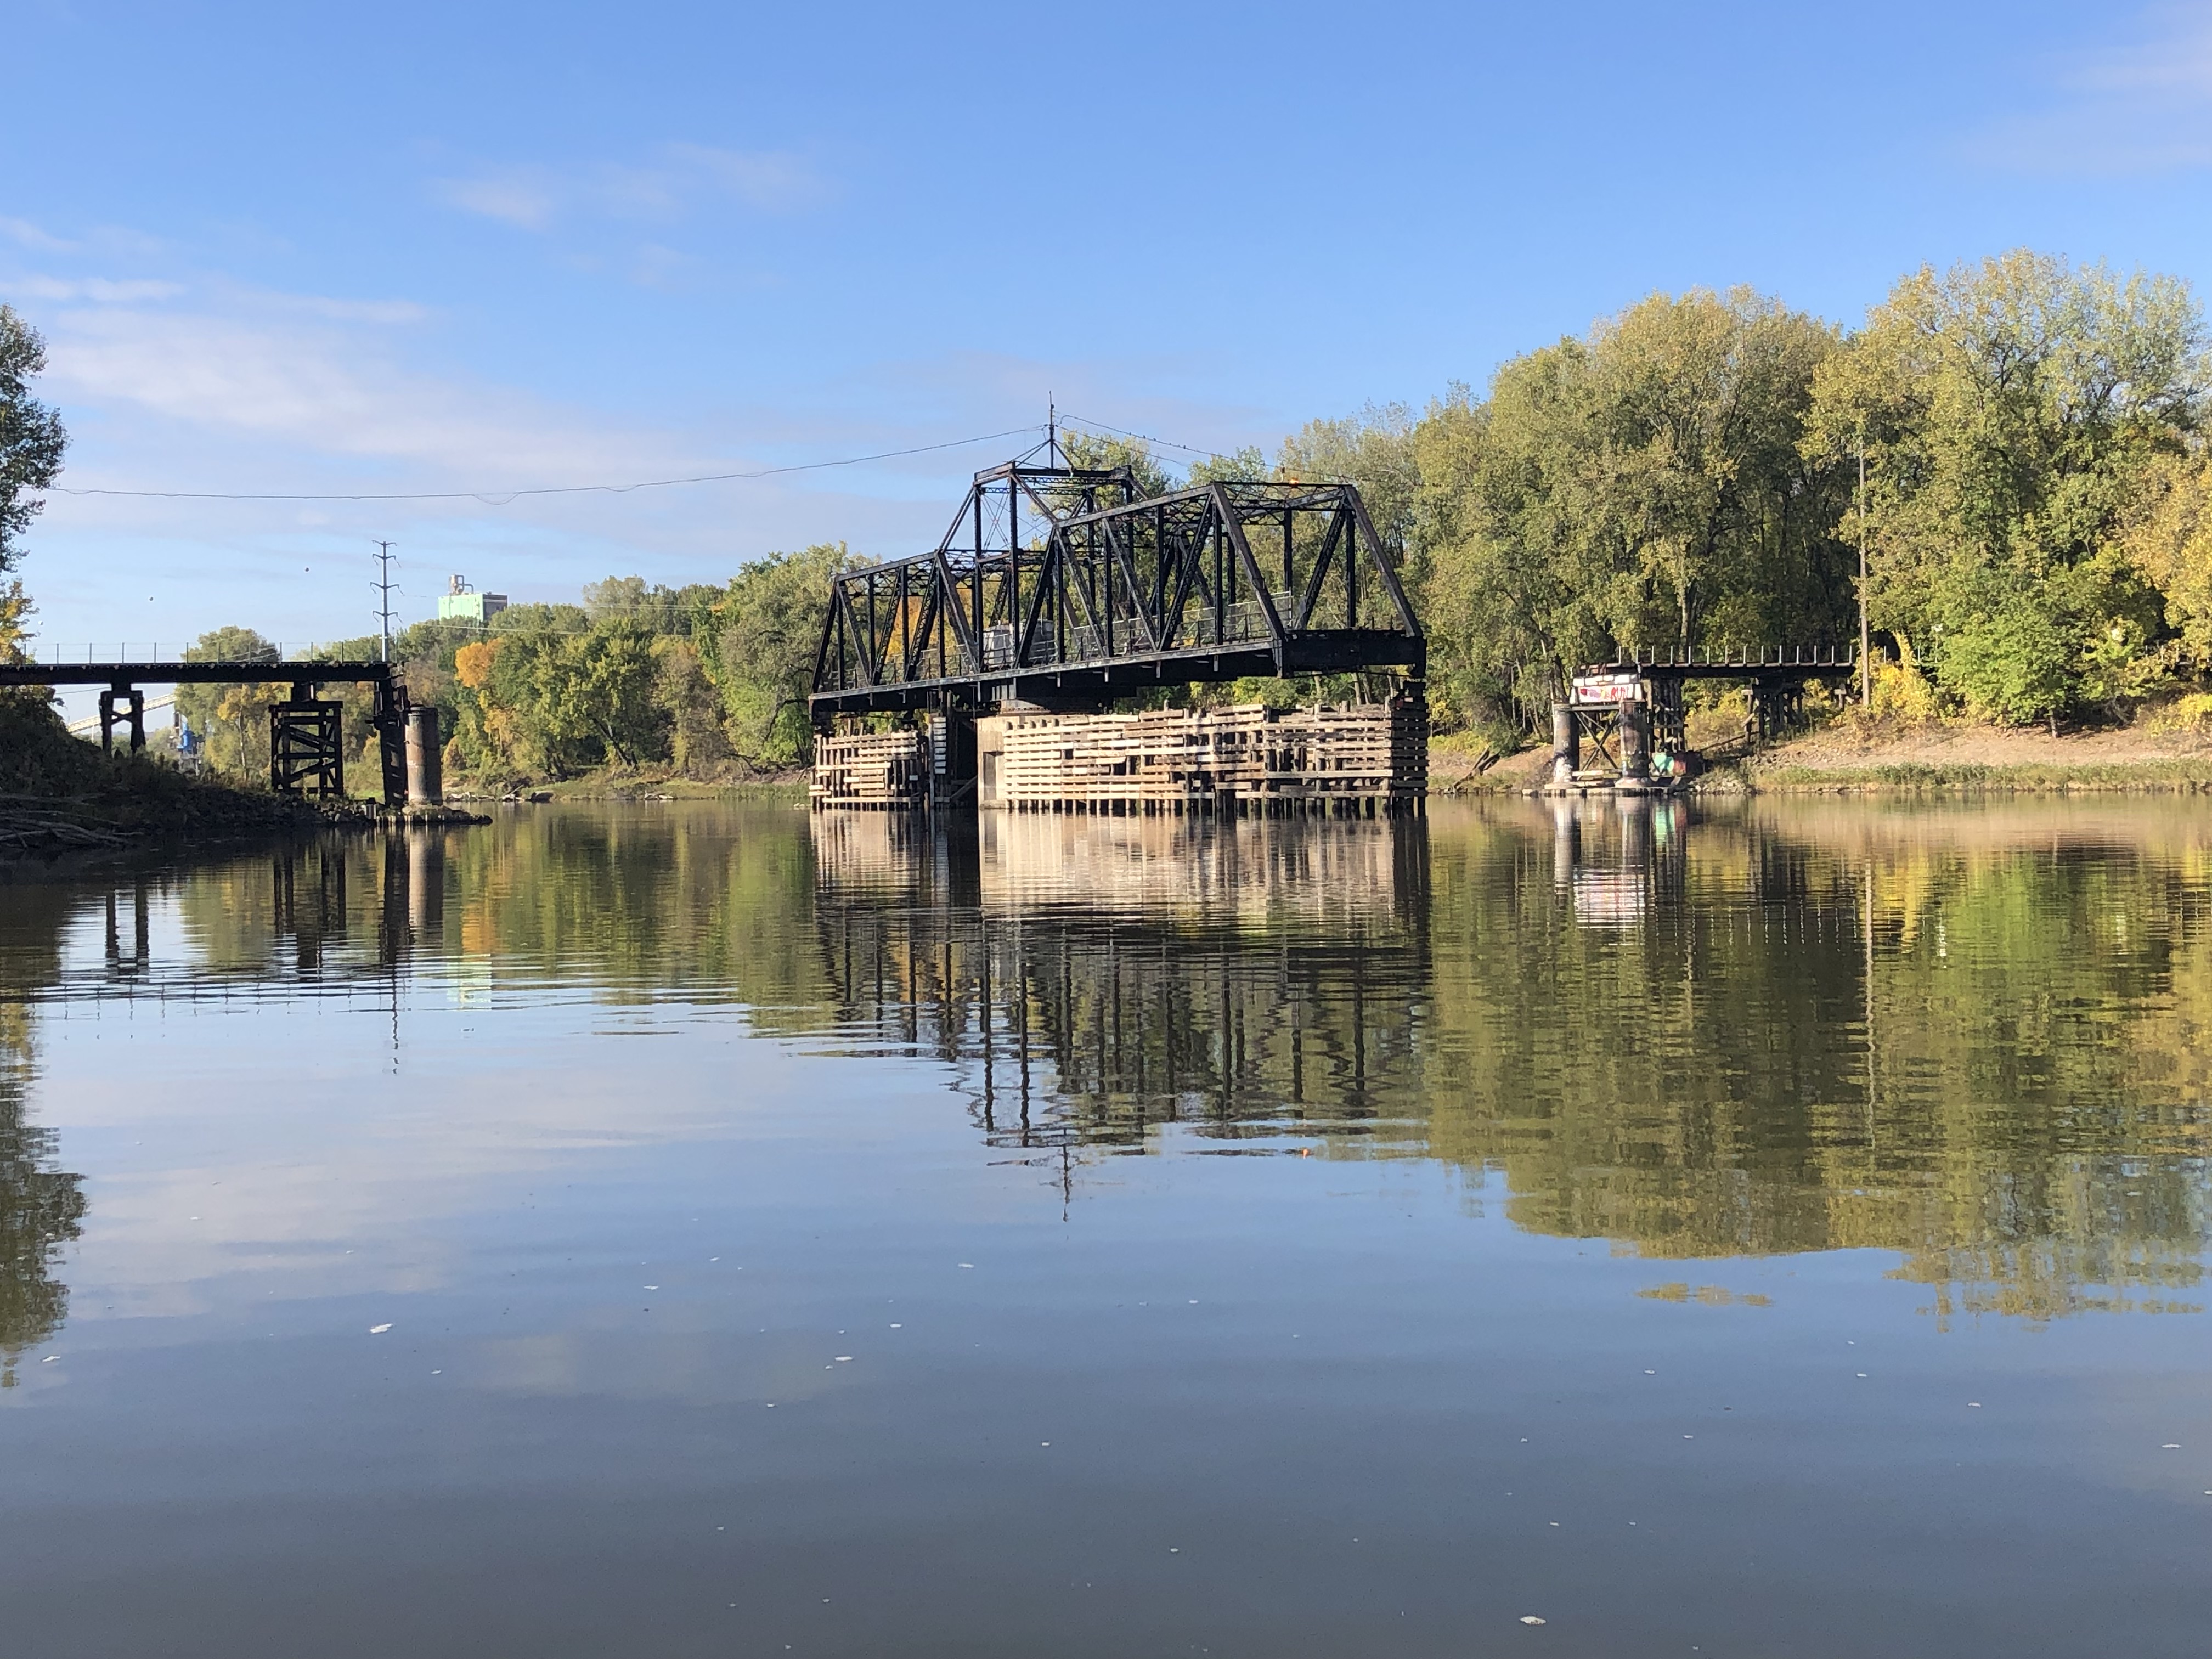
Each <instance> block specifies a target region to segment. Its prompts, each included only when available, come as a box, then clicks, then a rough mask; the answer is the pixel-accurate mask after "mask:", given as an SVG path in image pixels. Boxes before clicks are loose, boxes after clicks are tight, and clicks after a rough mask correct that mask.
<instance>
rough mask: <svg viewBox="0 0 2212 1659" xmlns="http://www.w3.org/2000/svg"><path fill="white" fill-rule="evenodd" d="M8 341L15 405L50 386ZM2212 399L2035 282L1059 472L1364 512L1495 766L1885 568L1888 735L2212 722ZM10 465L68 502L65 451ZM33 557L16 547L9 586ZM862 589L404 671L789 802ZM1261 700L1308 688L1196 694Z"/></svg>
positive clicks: (444, 643) (582, 753) (1434, 693)
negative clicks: (1659, 668)
mask: <svg viewBox="0 0 2212 1659" xmlns="http://www.w3.org/2000/svg"><path fill="white" fill-rule="evenodd" d="M13 339H14V341H15V343H14V344H13V345H12V346H11V347H10V348H9V351H8V352H7V353H4V354H0V356H5V357H6V358H7V361H6V362H4V363H0V392H10V388H12V389H13V390H12V392H10V395H13V393H15V392H20V391H21V382H22V380H23V376H24V374H25V373H26V371H27V370H28V369H30V368H34V367H35V365H36V363H37V361H38V358H37V345H36V339H35V336H29V335H27V331H23V330H21V328H20V325H17V326H16V329H15V335H14V336H13ZM11 377H12V378H11ZM2208 384H2212V381H2208V359H2207V353H2206V344H2205V336H2204V327H2203V313H2202V311H2201V309H2200V307H2199V306H2198V304H2197V301H2196V298H2195V296H2194V295H2192V293H2191V290H2190V289H2189V286H2188V284H2187V283H2185V282H2183V281H2181V280H2180V279H2179V278H2176V277H2172V276H2158V275H2152V274H2145V273H2141V272H2137V273H2134V274H2129V275H2123V274H2120V273H2117V272H2115V271H2113V270H2110V269H2109V268H2107V267H2106V266H2105V265H2103V264H2089V265H2077V264H2071V263H2069V262H2068V261H2067V260H2065V259H2063V258H2057V257H2055V256H2051V255H2047V254H2041V253H2036V252H2029V251H2026V250H2016V251H2014V252H2008V253H2004V254H2001V255H1998V256H1996V257H1994V258H1987V259H1984V260H1981V261H1979V262H1977V263H1972V264H1963V265H1960V266H1958V267H1956V268H1954V269H1953V270H1949V271H1948V272H1942V273H1939V272H1937V271H1936V270H1933V269H1923V270H1917V271H1915V272H1912V273H1911V274H1909V275H1907V276H1904V277H1902V278H1900V279H1899V281H1898V282H1897V283H1895V284H1894V285H1893V287H1892V289H1890V291H1889V293H1888V294H1887V296H1886V297H1885V298H1884V299H1883V300H1882V301H1881V303H1880V304H1878V305H1876V306H1875V307H1874V308H1873V309H1872V310H1871V311H1870V312H1869V314H1868V315H1867V317H1866V319H1865V320H1864V321H1863V324H1861V325H1859V326H1857V328H1845V327H1842V326H1839V325H1835V324H1833V323H1831V322H1827V321H1825V320H1823V319H1820V318H1818V317H1815V316H1813V315H1811V314H1809V313H1804V312H1801V311H1795V310H1792V309H1790V307H1787V306H1786V305H1784V303H1783V302H1782V301H1779V300H1777V299H1773V298H1771V297H1767V296H1764V295H1758V294H1755V293H1753V292H1752V291H1751V290H1749V289H1731V290H1729V291H1728V292H1726V293H1715V292H1711V291H1707V290H1693V291H1691V292H1689V293H1686V294H1682V295H1665V294H1656V295H1651V296H1650V297H1649V298H1647V299H1645V300H1643V301H1639V302H1638V303H1637V304H1634V305H1632V306H1630V307H1628V308H1627V309H1626V310H1624V311H1622V312H1620V313H1618V314H1617V315H1614V316H1611V317H1607V318H1605V319H1601V320H1600V321H1599V322H1598V323H1597V324H1595V325H1594V326H1593V327H1592V328H1590V329H1589V331H1588V332H1586V333H1584V334H1583V335H1580V336H1574V337H1565V338H1562V339H1560V340H1558V341H1556V342H1554V343H1551V344H1548V345H1545V346H1541V347H1540V348H1538V349H1534V350H1532V351H1528V352H1526V353H1523V354H1522V355H1521V356H1516V357H1514V358H1512V359H1510V361H1508V362H1505V363H1504V364H1503V365H1501V366H1500V367H1499V368H1498V370H1497V371H1496V373H1495V374H1493V375H1492V377H1491V379H1490V381H1489V383H1488V385H1487V386H1486V387H1484V388H1483V389H1482V390H1481V391H1480V392H1476V391H1475V390H1474V389H1472V388H1470V387H1468V386H1464V385H1454V386H1449V387H1448V388H1447V389H1446V390H1445V391H1444V392H1443V393H1442V394H1441V395H1440V396H1438V397H1437V398H1434V399H1433V400H1432V401H1431V402H1430V404H1428V405H1427V407H1426V408H1425V409H1424V410H1420V411H1419V412H1418V413H1417V412H1416V411H1415V410H1413V409H1412V408H1411V407H1410V406H1408V405H1406V404H1384V405H1376V404H1370V405H1369V406H1367V407H1366V408H1364V409H1363V410H1360V411H1358V413H1357V414H1354V415H1352V416H1348V417H1346V418H1343V419H1339V420H1316V421H1312V422H1308V423H1307V424H1306V425H1305V426H1304V427H1303V428H1300V429H1299V430H1298V431H1297V432H1295V433H1293V434H1291V435H1290V436H1288V437H1287V438H1285V440H1284V441H1283V442H1282V444H1281V445H1280V447H1279V449H1278V451H1277V453H1276V454H1275V455H1274V457H1273V460H1272V461H1270V460H1269V459H1268V458H1267V457H1266V456H1265V455H1263V454H1262V453H1261V452H1260V451H1258V450H1257V449H1248V450H1245V451H1243V452H1241V453H1236V454H1231V455H1225V456H1216V457H1212V458H1211V459H1208V460H1206V461H1204V462H1202V463H1200V465H1198V466H1196V467H1194V468H1191V469H1189V470H1188V475H1187V477H1178V476H1177V474H1176V472H1175V471H1171V470H1170V467H1169V466H1168V465H1165V464H1164V462H1163V461H1162V459H1160V458H1159V457H1158V456H1156V455H1155V454H1153V453H1151V452H1150V451H1149V450H1148V449H1147V447H1146V445H1144V444H1143V443H1142V442H1140V441H1125V440H1121V439H1116V438H1106V437H1096V436H1086V435H1073V436H1072V437H1071V438H1070V439H1069V441H1068V447H1069V449H1070V452H1071V459H1074V460H1076V461H1077V462H1079V464H1084V465H1099V464H1110V463H1116V462H1121V463H1127V465H1131V466H1132V467H1133V469H1134V470H1135V471H1136V473H1137V476H1138V479H1139V483H1140V485H1141V486H1142V487H1144V488H1146V489H1148V490H1158V489H1169V488H1172V487H1174V486H1175V485H1176V484H1177V483H1182V482H1188V481H1198V480H1202V479H1205V478H1208V477H1280V478H1291V479H1306V480H1314V481H1319V480H1325V479H1326V480H1337V479H1341V480H1348V481H1350V482H1352V483H1357V484H1358V485H1359V486H1360V488H1361V489H1362V491H1363V493H1364V495H1365V497H1366V500H1367V501H1368V504H1369V507H1370V512H1371V513H1372V515H1373V517H1374V520H1375V522H1376V526H1377V528H1378V530H1379V531H1380V532H1381V533H1382V534H1383V537H1384V538H1385V539H1386V540H1387V541H1388V542H1389V544H1391V547H1392V550H1393V552H1394V555H1395V556H1396V557H1397V558H1398V560H1399V561H1400V562H1401V568H1402V570H1403V572H1404V574H1405V576H1406V579H1407V584H1408V586H1409V588H1410V590H1411V592H1413V595H1414V596H1415V600H1416V604H1417V605H1418V607H1419V611H1420V613H1421V616H1422V617H1423V620H1424V623H1425V626H1426V628H1427V629H1428V632H1429V635H1430V640H1431V656H1430V661H1431V671H1430V693H1431V706H1432V708H1433V709H1434V711H1435V713H1436V714H1437V717H1438V720H1439V724H1440V725H1442V726H1446V727H1450V726H1468V727H1472V728H1474V729H1477V730H1479V731H1480V732H1484V733H1485V734H1486V736H1487V737H1489V738H1491V739H1492V740H1493V741H1496V742H1500V743H1504V742H1510V741H1512V740H1514V739H1515V738H1516V736H1517V735H1518V734H1520V733H1523V732H1527V731H1528V730H1531V729H1533V728H1534V727H1536V726H1540V725H1541V722H1542V720H1543V719H1544V711H1545V710H1546V708H1547V707H1548V705H1549V704H1550V703H1551V702H1552V701H1553V699H1554V698H1556V697H1557V696H1559V694H1560V691H1561V690H1562V687H1563V685H1564V683H1565V679H1566V678H1567V677H1568V676H1569V675H1570V674H1571V673H1572V671H1574V670H1575V669H1576V668H1577V666H1579V665H1583V664H1585V663H1592V662H1599V661H1603V660H1607V659H1611V658H1613V656H1615V655H1617V654H1618V653H1621V652H1623V651H1626V650H1633V649H1652V648H1661V647H1681V648H1690V649H1709V650H1720V649H1728V648H1755V647H1769V646H1785V647H1786V646H1828V647H1842V646H1848V645H1850V644H1851V643H1852V642H1853V641H1855V639H1856V636H1857V618H1858V606H1859V600H1860V594H1861V591H1862V583H1861V580H1860V576H1859V570H1860V559H1861V556H1862V550H1863V555H1864V558H1865V565H1866V570H1867V576H1866V579H1865V580H1864V583H1863V589H1864V593H1865V598H1866V603H1867V607H1868V611H1869V617H1870V620H1871V623H1872V626H1873V628H1874V629H1875V638H1876V643H1877V647H1878V650H1877V655H1878V659H1880V662H1881V666H1880V667H1879V668H1878V671H1877V672H1876V675H1875V685H1876V691H1877V701H1878V702H1890V703H1893V704H1895V705H1896V706H1898V707H1899V708H1911V709H1917V710H1920V711H1922V712H1929V711H1933V710H1939V709H1940V710H1948V711H1950V712H1954V713H1957V714H1964V715H1968V716H1972V717H1978V718H1983V719H1987V720H1997V721H2004V722H2012V723H2030V722H2048V723H2050V724H2051V725H2052V726H2057V724H2058V723H2060V722H2062V721H2083V720H2122V719H2125V718H2128V717H2130V715H2132V714H2136V713H2137V712H2138V711H2140V710H2141V709H2142V708H2144V707H2145V706H2146V705H2147V704H2149V703H2153V702H2174V701H2179V702H2180V704H2181V707H2182V708H2183V709H2184V711H2185V713H2187V714H2191V715H2192V716H2194V715H2199V714H2203V713H2204V712H2206V711H2212V696H2207V690H2206V689H2207V686H2208V683H2212V447H2208V438H2212V434H2208V431H2207V413H2208V404H2207V392H2208ZM21 401H22V400H21V398H17V402H18V403H21ZM14 441H15V444H16V446H17V449H16V453H17V455H18V456H19V458H20V459H19V461H18V463H17V465H19V467H20V468H21V471H23V473H24V475H25V476H26V477H40V476H45V477H50V476H51V471H52V465H53V464H54V463H55V461H56V460H57V459H58V450H57V449H56V446H57V445H58V441H59V439H58V426H52V425H49V424H41V423H40V422H36V421H33V422H30V423H29V424H27V425H25V426H23V427H22V428H21V430H19V431H17V432H16V433H15V435H14ZM10 499H11V500H12V499H13V497H11V498H10ZM12 511H13V509H11V513H12ZM22 522H23V520H22V518H21V516H6V517H3V518H0V568H4V564H5V562H6V561H7V559H8V557H9V556H11V555H12V551H13V544H12V543H11V542H9V540H8V539H7V538H9V537H10V536H12V535H15V534H17V533H20V530H21V525H22ZM856 562H859V561H858V560H857V559H856V558H855V556H854V555H853V554H851V553H850V552H849V551H848V550H847V549H846V548H845V547H844V546H843V545H842V544H819V545H816V546H812V547H808V548H805V549H803V550H799V551H797V552H792V553H779V554H775V555H772V556H769V557H768V558H765V559H763V560H759V561H757V562H753V563H750V564H748V565H745V566H744V567H743V568H741V569H740V570H739V571H738V574H737V575H736V576H735V577H733V578H732V580H730V581H728V582H727V583H726V584H723V585H720V586H712V585H695V586H685V587H681V588H668V587H663V586H650V585H648V584H647V583H646V582H645V581H644V580H641V579H640V578H637V577H622V578H613V579H610V580H607V581H604V582H600V583H598V584H596V585H594V586H592V587H591V588H589V589H587V590H586V594H585V599H584V603H583V604H582V605H517V606H514V607H513V608H512V609H510V610H508V611H506V612H504V613H503V614H501V615H500V616H499V617H496V618H495V620H494V621H493V623H491V624H490V626H489V629H487V630H483V633H482V637H477V631H476V630H472V629H462V628H457V627H455V626H453V625H451V624H438V623H425V624H421V625H419V626H418V627H416V628H414V629H410V630H408V631H407V633H406V634H404V635H402V636H401V639H400V641H399V647H400V653H401V655H402V656H403V658H404V660H405V661H406V663H407V665H408V676H409V680H410V686H411V687H412V689H413V690H414V694H415V696H416V697H417V698H418V699H428V700H434V701H436V702H440V703H441V704H443V705H444V706H445V707H446V708H447V709H448V711H449V716H450V718H449V729H450V730H451V732H453V744H454V750H453V755H452V757H451V758H452V760H453V763H454V764H456V765H457V766H458V767H459V768H460V769H464V770H465V771H468V772H471V773H474V774H477V775H481V776H485V777H507V778H514V779H520V778H523V777H526V776H550V775H564V774H571V773H574V772H577V771H580V770H584V769H589V768H592V767H595V766H599V765H602V764H606V763H617V764H621V763H655V764H664V765H673V766H677V767H679V768H684V769H690V770H693V771H702V770H714V769H724V770H726V769H732V768H734V769H739V770H743V769H767V768H772V767H775V766H779V765H782V764H787V763H790V762H792V761H794V760H796V759H798V758H799V757H801V756H802V755H803V753H804V752H805V743H806V733H807V726H806V721H805V696H806V693H807V690H808V689H809V677H810V674H811V665H812V657H813V651H814V647H815V643H816V639H817V629H818V627H819V625H820V619H821V614H822V607H823V603H824V595H825V594H826V592H827V591H828V582H829V576H830V574H832V573H833V572H834V571H836V570H839V569H842V568H848V567H849V566H851V565H853V564H854V563H856ZM18 603H19V604H20V599H18ZM206 643H207V645H208V646H209V647H210V649H212V648H214V647H215V646H216V643H217V641H216V637H215V636H210V640H209V641H207V642H206ZM232 643H233V644H235V643H236V641H232ZM366 644H367V641H351V642H349V643H348V644H347V645H345V646H343V647H338V649H339V650H341V651H349V650H359V649H361V648H362V647H364V646H365V645H366ZM1263 693H1266V694H1268V695H1281V694H1282V688H1280V687H1261V686H1257V685H1240V686H1238V687H1235V688H1229V689H1227V690H1222V689H1219V688H1216V689H1213V690H1205V689H1200V690H1198V691H1196V692H1194V693H1193V694H1191V695H1194V696H1204V697H1218V696H1256V695H1261V694H1263ZM202 701H206V702H209V704H210V707H209V708H206V709H205V710H204V711H201V712H203V713H204V714H205V715H207V716H208V717H209V718H210V719H211V720H217V721H221V720H222V719H223V718H224V715H223V711H222V708H220V707H219V706H218V705H219V704H220V703H221V701H222V699H221V698H220V697H219V696H217V695H216V694H214V693H209V694H207V696H206V697H205V698H203V699H202ZM230 701H231V702H234V703H238V702H242V700H241V699H240V698H238V697H235V696H234V697H232V698H231V700H230ZM232 713H233V714H237V715H238V716H239V717H238V718H236V719H234V720H231V722H230V723H231V724H232V725H233V726H234V727H235V728H236V732H237V744H238V745H239V746H241V747H244V746H250V745H251V744H252V741H253V737H252V733H251V732H248V731H247V730H246V727H247V726H249V725H251V724H252V722H251V721H250V720H246V719H245V718H244V717H243V714H242V712H241V711H240V710H233V711H232ZM364 734H365V728H364ZM262 741H264V742H265V738H263V739H262ZM217 747H218V749H220V748H221V747H222V744H221V742H220V741H219V742H218V744H217ZM245 769H249V770H250V769H252V768H251V767H250V766H249V767H246V768H245Z"/></svg>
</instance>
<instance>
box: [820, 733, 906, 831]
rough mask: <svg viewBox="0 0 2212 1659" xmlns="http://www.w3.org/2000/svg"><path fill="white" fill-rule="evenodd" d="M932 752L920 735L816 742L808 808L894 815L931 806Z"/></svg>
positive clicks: (842, 736) (847, 736) (839, 736)
mask: <svg viewBox="0 0 2212 1659" xmlns="http://www.w3.org/2000/svg"><path fill="white" fill-rule="evenodd" d="M929 773H930V750H929V744H928V740H927V738H925V737H924V736H923V734H922V733H921V732H836V733H832V734H824V735H823V736H820V737H817V738H815V739H814V777H813V781H811V783H810V784H808V786H807V790H806V795H807V800H808V803H809V805H812V806H813V807H815V808H816V809H817V810H820V809H823V808H837V809H841V810H843V811H864V812H896V811H908V810H909V809H911V808H915V807H923V806H927V805H929Z"/></svg>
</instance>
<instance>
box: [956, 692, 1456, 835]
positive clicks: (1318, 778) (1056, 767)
mask: <svg viewBox="0 0 2212 1659" xmlns="http://www.w3.org/2000/svg"><path fill="white" fill-rule="evenodd" d="M989 724H991V722H986V723H985V725H986V726H988V725H989ZM999 724H1000V725H1001V726H1002V728H1003V729H1002V730H1001V731H1000V732H998V733H996V734H995V735H996V737H997V742H996V743H995V744H994V743H993V741H992V734H987V733H986V732H984V731H983V730H982V729H981V728H979V732H978V742H977V747H978V750H979V751H980V752H981V755H982V757H983V766H984V769H985V775H984V777H983V779H982V783H981V789H980V790H979V793H978V797H977V799H978V800H979V802H980V804H981V805H985V806H999V807H1003V808H1005V809H1006V810H1008V811H1016V812H1101V813H1112V814H1116V815H1128V814H1140V815H1146V816H1151V815H1155V814H1169V815H1174V816H1182V815H1186V814H1191V813H1206V812H1210V813H1219V814H1224V815H1230V816H1243V817H1255V816H1256V817H1304V816H1316V817H1378V816H1382V815H1385V814H1389V813H1396V812H1406V811H1419V810H1420V806H1421V803H1422V801H1423V799H1425V796H1426V794H1427V791H1428V710H1427V708H1426V706H1425V703H1424V702H1423V701H1422V700H1421V699H1420V698H1419V697H1417V696H1405V697H1400V698H1397V699H1395V700H1394V701H1392V702H1387V703H1367V704H1360V705H1355V706H1353V707H1350V708H1297V709H1291V710H1287V711H1285V712H1282V713H1279V714H1278V713H1273V712H1271V711H1270V710H1268V709H1267V708H1260V707H1257V706H1254V707H1249V708H1226V709H1211V710H1194V709H1158V710H1154V711H1152V712H1149V713H1146V714H1014V715H1007V716H1005V717H1003V718H1002V720H1001V721H1000V722H999ZM994 747H995V749H996V750H997V751H998V752H997V754H996V755H995V757H994V756H993V755H992V754H991V752H990V751H991V750H993V749H994ZM994 760H995V766H994V764H993V762H994ZM993 772H995V774H996V776H995V777H993V776H992V775H991V774H992V773H993Z"/></svg>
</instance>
